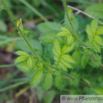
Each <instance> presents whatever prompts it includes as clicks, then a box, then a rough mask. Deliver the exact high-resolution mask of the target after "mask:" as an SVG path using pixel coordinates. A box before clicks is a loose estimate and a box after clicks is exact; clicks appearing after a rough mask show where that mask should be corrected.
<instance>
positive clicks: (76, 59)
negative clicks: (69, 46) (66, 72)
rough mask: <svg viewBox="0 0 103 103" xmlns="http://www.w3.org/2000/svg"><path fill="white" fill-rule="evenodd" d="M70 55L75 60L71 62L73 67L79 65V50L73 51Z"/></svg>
mask: <svg viewBox="0 0 103 103" xmlns="http://www.w3.org/2000/svg"><path fill="white" fill-rule="evenodd" d="M72 57H73V59H74V60H75V61H76V63H75V64H73V67H74V68H75V67H77V66H79V64H80V61H81V55H80V51H78V50H76V51H74V52H73V54H72Z"/></svg>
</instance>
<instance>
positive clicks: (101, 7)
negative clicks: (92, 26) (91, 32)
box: [85, 4, 103, 18]
mask: <svg viewBox="0 0 103 103" xmlns="http://www.w3.org/2000/svg"><path fill="white" fill-rule="evenodd" d="M85 12H86V13H88V14H90V15H92V16H93V17H98V18H103V4H94V5H92V6H89V7H87V8H86V10H85Z"/></svg>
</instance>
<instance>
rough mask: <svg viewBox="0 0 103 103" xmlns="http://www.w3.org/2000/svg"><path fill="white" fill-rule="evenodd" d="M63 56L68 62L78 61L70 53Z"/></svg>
mask: <svg viewBox="0 0 103 103" xmlns="http://www.w3.org/2000/svg"><path fill="white" fill-rule="evenodd" d="M61 58H62V59H63V60H65V61H66V62H69V63H76V62H75V61H74V59H73V58H72V57H71V56H70V55H68V54H64V55H62V57H61Z"/></svg>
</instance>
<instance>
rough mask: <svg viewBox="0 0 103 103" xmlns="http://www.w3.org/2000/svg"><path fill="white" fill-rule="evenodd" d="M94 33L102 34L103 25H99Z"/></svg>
mask: <svg viewBox="0 0 103 103" xmlns="http://www.w3.org/2000/svg"><path fill="white" fill-rule="evenodd" d="M96 34H97V35H101V34H102V35H103V26H101V27H99V28H98V30H97V32H96Z"/></svg>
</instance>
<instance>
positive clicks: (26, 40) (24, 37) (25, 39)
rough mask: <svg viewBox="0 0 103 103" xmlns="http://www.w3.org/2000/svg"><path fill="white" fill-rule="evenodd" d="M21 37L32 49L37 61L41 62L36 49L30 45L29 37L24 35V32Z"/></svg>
mask: <svg viewBox="0 0 103 103" xmlns="http://www.w3.org/2000/svg"><path fill="white" fill-rule="evenodd" d="M18 30H19V31H21V30H20V29H19V28H18ZM21 35H22V37H23V39H24V41H25V42H26V44H27V45H28V47H29V48H30V50H31V51H32V53H33V55H34V56H35V57H36V58H37V61H38V60H39V57H38V55H37V54H36V52H35V51H34V49H33V48H32V46H31V45H30V43H29V41H28V39H27V37H26V36H25V34H23V33H22V32H21Z"/></svg>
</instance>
